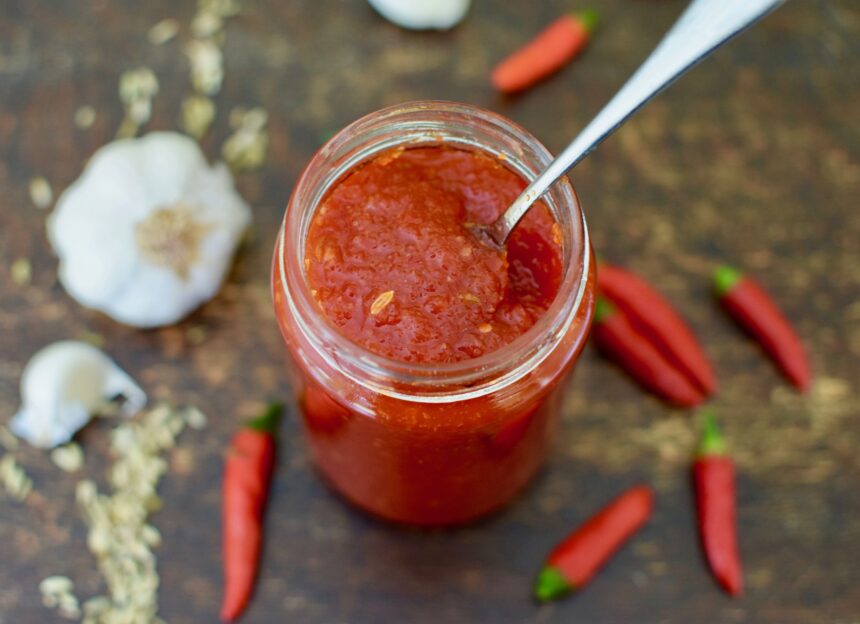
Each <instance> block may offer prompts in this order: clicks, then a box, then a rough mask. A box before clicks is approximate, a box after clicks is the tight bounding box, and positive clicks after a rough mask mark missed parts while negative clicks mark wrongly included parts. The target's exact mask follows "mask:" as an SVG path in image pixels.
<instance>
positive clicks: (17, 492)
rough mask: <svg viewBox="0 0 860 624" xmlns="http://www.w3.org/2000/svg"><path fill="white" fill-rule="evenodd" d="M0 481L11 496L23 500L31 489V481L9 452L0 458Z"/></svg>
mask: <svg viewBox="0 0 860 624" xmlns="http://www.w3.org/2000/svg"><path fill="white" fill-rule="evenodd" d="M0 483H3V487H5V488H6V492H8V493H9V495H10V496H11V497H12V498H15V499H17V500H21V501H22V500H24V499H25V498H27V496H29V495H30V492H32V491H33V481H32V479H30V477H28V476H27V473H26V472H24V469H23V468H21V466H19V465H18V463H17V462H16V461H15V458H14V457H12V455H10V454H9V453H7V454H6V455H4V456H3V458H2V459H0Z"/></svg>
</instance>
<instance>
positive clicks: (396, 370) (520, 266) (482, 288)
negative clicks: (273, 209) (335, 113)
mask: <svg viewBox="0 0 860 624" xmlns="http://www.w3.org/2000/svg"><path fill="white" fill-rule="evenodd" d="M428 137H429V138H428ZM427 141H432V143H431V144H428V143H427ZM497 154H509V155H510V156H507V157H505V158H502V157H498V156H497ZM550 158H551V157H550V155H549V153H548V152H546V150H545V149H544V148H543V147H542V146H541V145H540V144H539V143H538V142H537V141H536V140H535V139H534V137H532V136H531V135H529V134H528V133H527V132H526V131H525V130H523V129H522V128H519V127H518V126H516V125H515V124H513V123H511V122H510V121H508V120H506V119H504V118H503V117H500V116H498V115H496V114H494V113H491V112H489V111H485V110H482V109H479V108H476V107H473V106H468V105H465V104H456V103H450V102H416V103H409V104H402V105H398V106H395V107H391V108H389V109H385V110H382V111H378V112H376V113H373V114H371V115H368V116H367V117H365V118H363V119H360V120H358V121H356V122H355V123H353V124H351V125H350V126H348V127H347V128H345V129H344V130H342V131H341V132H340V133H339V134H338V135H336V136H335V137H334V138H333V139H332V140H331V141H330V142H329V143H328V144H327V145H326V146H325V147H324V148H323V149H321V150H320V152H318V153H317V155H315V156H314V158H313V159H312V160H311V162H310V163H309V164H308V166H307V167H306V169H305V171H304V172H303V173H302V175H301V177H300V179H299V181H298V183H297V185H296V188H295V189H294V191H293V195H292V197H291V198H290V202H289V204H288V206H287V211H286V215H285V218H284V224H283V226H282V229H281V231H280V233H279V237H278V243H277V246H276V251H275V257H274V262H273V273H272V278H273V281H272V291H273V298H274V305H275V313H276V316H277V319H278V324H279V326H280V329H281V333H282V334H283V336H284V340H285V343H286V345H287V351H288V353H289V355H290V357H291V360H292V366H290V367H289V368H288V371H290V372H291V373H293V375H292V376H291V380H292V382H293V386H294V389H295V391H296V393H297V396H298V403H299V406H300V408H301V414H302V417H303V419H304V425H305V427H304V429H305V433H306V434H307V438H308V441H309V443H310V447H311V450H312V452H313V456H314V460H315V462H316V464H317V466H318V467H319V469H320V472H321V473H322V474H323V475H324V476H325V477H326V479H327V480H328V481H329V482H330V483H331V484H332V486H333V487H334V488H335V489H336V490H338V491H339V492H340V493H341V494H342V495H344V496H345V497H346V498H347V499H349V500H350V501H351V502H353V503H355V504H356V505H358V506H359V507H361V508H363V509H365V510H367V511H369V512H371V513H373V514H375V515H378V516H381V517H383V518H386V519H389V520H394V521H397V522H404V523H409V524H416V525H425V526H426V525H430V526H440V525H452V524H458V523H463V522H466V521H469V520H473V519H475V518H478V517H481V516H484V515H486V514H488V513H490V512H492V511H493V510H495V509H498V508H499V507H501V506H502V505H504V504H505V503H506V502H508V501H509V500H510V499H511V498H513V496H514V495H515V494H516V493H517V492H519V491H520V490H522V488H523V487H524V486H525V485H526V483H528V481H529V480H530V479H531V477H532V476H533V475H534V474H535V473H536V472H537V470H538V468H539V467H540V465H541V463H542V461H543V459H544V457H545V456H546V453H547V449H548V447H549V443H550V441H551V437H552V431H553V427H552V425H553V423H554V422H555V420H556V417H557V415H558V405H559V401H558V399H559V398H560V390H561V389H562V388H563V384H562V382H563V380H564V379H565V378H566V376H567V373H568V372H569V371H570V370H571V368H572V367H573V365H574V363H575V362H576V359H577V357H578V355H579V353H580V351H581V349H582V346H583V344H584V342H585V338H586V335H587V333H588V329H589V326H590V323H591V316H592V311H593V306H594V282H595V280H594V262H593V258H592V256H591V249H590V247H589V244H588V234H587V231H586V228H585V223H584V221H583V219H582V215H581V213H580V209H579V204H578V202H577V200H576V197H575V195H574V192H573V189H572V187H571V186H570V185H569V183H568V182H567V181H561V182H559V183H558V184H556V185H554V187H553V189H552V190H551V191H550V193H549V194H548V196H547V198H546V199H545V202H546V203H544V202H539V203H537V204H535V205H534V206H533V207H532V208H531V210H530V211H529V212H528V213H527V214H526V216H525V217H524V219H523V220H522V221H521V222H520V224H519V225H518V226H517V228H516V229H515V230H514V232H513V233H512V235H511V237H510V238H509V240H508V243H507V245H506V246H505V249H504V250H503V251H499V250H495V249H492V248H490V247H487V246H485V245H484V244H482V243H480V242H479V241H478V240H477V239H476V238H475V237H474V235H473V234H472V233H471V231H470V229H469V225H470V224H472V223H481V224H486V223H490V222H492V221H493V220H495V219H496V217H497V216H498V215H499V214H501V212H502V211H503V210H504V209H505V208H506V207H507V206H508V205H509V204H510V203H511V202H512V201H513V200H514V199H515V198H516V197H517V196H518V195H519V194H520V192H521V191H522V190H523V188H524V187H525V186H526V182H525V179H524V177H523V176H522V175H521V174H520V173H519V172H520V171H537V170H540V169H541V168H543V167H545V166H546V165H547V163H548V162H549V160H550Z"/></svg>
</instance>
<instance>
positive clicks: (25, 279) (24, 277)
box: [9, 258, 33, 286]
mask: <svg viewBox="0 0 860 624" xmlns="http://www.w3.org/2000/svg"><path fill="white" fill-rule="evenodd" d="M9 272H10V273H11V275H12V281H13V282H15V284H16V285H18V286H26V285H27V284H29V283H30V278H32V276H33V267H32V265H31V264H30V261H29V260H27V258H18V259H17V260H15V262H13V263H12V266H11V268H10V271H9Z"/></svg>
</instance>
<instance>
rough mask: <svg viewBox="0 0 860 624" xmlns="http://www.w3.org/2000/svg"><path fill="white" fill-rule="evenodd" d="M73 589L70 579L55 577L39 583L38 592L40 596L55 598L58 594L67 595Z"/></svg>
mask: <svg viewBox="0 0 860 624" xmlns="http://www.w3.org/2000/svg"><path fill="white" fill-rule="evenodd" d="M74 587H75V585H74V583H72V579H70V578H69V577H68V576H59V575H56V576H49V577H47V578H44V579H42V582H41V583H39V592H40V593H41V594H42V595H50V596H56V595H58V594H68V593H69V592H71V591H72V590H73V589H74Z"/></svg>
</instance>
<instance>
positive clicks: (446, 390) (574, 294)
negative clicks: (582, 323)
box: [275, 100, 592, 402]
mask: <svg viewBox="0 0 860 624" xmlns="http://www.w3.org/2000/svg"><path fill="white" fill-rule="evenodd" d="M426 145H450V146H452V147H460V148H462V149H472V150H479V151H483V152H484V153H488V154H490V155H492V156H495V157H498V158H501V159H503V160H504V161H505V163H506V165H508V166H509V167H510V168H511V169H512V170H513V171H515V172H516V173H517V174H519V175H520V176H521V177H523V179H525V180H526V181H527V182H530V181H531V180H533V179H534V178H535V177H536V176H537V174H539V173H540V172H541V171H542V170H543V168H545V167H546V166H547V165H548V164H549V162H550V161H551V160H552V158H553V157H552V155H551V154H550V152H549V151H548V150H547V149H546V148H545V147H544V146H543V145H542V144H541V143H540V142H539V141H538V140H537V139H536V138H535V137H533V136H532V135H531V134H530V133H529V132H528V131H527V130H525V129H524V128H522V127H521V126H519V125H517V124H516V123H514V122H512V121H510V120H508V119H506V118H505V117H502V116H501V115H498V114H496V113H494V112H492V111H489V110H486V109H483V108H480V107H477V106H473V105H468V104H460V103H455V102H447V101H441V100H426V101H417V102H407V103H404V104H397V105H394V106H390V107H387V108H384V109H381V110H379V111H376V112H374V113H371V114H369V115H366V116H364V117H362V118H360V119H358V120H357V121H355V122H353V123H351V124H350V125H348V126H346V127H345V128H344V129H343V130H341V131H340V132H338V133H337V134H336V135H335V136H334V137H332V138H331V139H329V141H328V142H326V144H325V145H323V146H322V147H321V148H320V149H319V150H318V151H317V153H316V154H315V155H314V156H313V157H312V158H311V160H310V162H309V163H308V165H307V166H306V167H305V169H304V171H303V172H302V174H301V176H300V177H299V180H298V182H297V184H296V187H295V188H294V189H293V193H292V195H291V197H290V201H289V204H288V205H287V210H286V213H285V215H284V219H283V222H282V224H281V229H280V232H279V235H278V242H277V245H276V250H275V253H276V254H277V257H276V259H275V262H276V263H277V268H279V269H280V270H279V271H278V273H279V277H280V279H279V282H277V283H275V287H276V288H280V289H281V290H282V294H283V300H284V301H285V305H286V306H287V308H288V310H287V311H288V313H289V315H290V317H291V321H292V322H293V324H294V325H295V327H296V330H297V331H298V332H300V333H301V338H302V340H303V342H306V343H307V344H308V345H309V346H310V347H311V348H312V349H313V351H314V353H315V355H316V356H319V357H322V358H323V359H324V361H326V363H327V364H329V365H331V366H332V367H334V369H335V370H339V371H341V372H342V373H343V374H345V375H347V376H348V377H349V378H350V379H351V380H352V381H353V382H355V383H357V384H359V385H362V386H365V387H367V388H369V389H371V390H372V391H374V392H377V393H380V394H386V395H389V396H393V397H398V398H404V399H407V400H411V401H415V400H419V401H425V402H450V401H454V400H465V399H468V398H471V397H473V396H480V395H485V394H486V393H487V392H488V391H492V389H493V388H497V387H500V386H504V385H508V384H510V383H512V382H513V381H515V380H516V379H519V378H520V377H523V376H524V375H526V374H528V373H529V372H530V371H531V370H533V369H534V368H535V367H536V366H537V365H538V364H540V362H541V361H543V359H544V358H545V357H546V356H548V355H549V353H550V352H551V351H552V350H553V347H554V346H556V345H557V344H558V343H559V341H560V340H561V339H562V338H563V336H564V335H565V333H566V332H567V330H568V329H569V328H570V326H571V324H572V323H573V321H574V319H575V318H576V315H577V312H578V310H579V308H580V306H581V305H582V303H583V299H584V295H585V292H586V283H587V281H588V275H589V270H590V267H589V264H590V262H591V261H592V260H591V253H590V244H589V238H588V229H587V227H586V223H585V217H584V215H583V214H582V210H581V209H580V205H579V200H578V198H577V196H576V193H575V191H574V189H573V186H572V185H571V184H570V182H569V181H568V180H567V178H563V179H562V180H559V181H558V182H557V183H556V184H555V185H554V186H553V187H552V188H551V189H550V190H549V191H548V192H547V193H546V194H545V195H544V196H543V197H542V199H543V201H544V203H545V204H546V205H547V207H548V208H549V209H550V211H551V212H552V214H553V216H554V218H555V219H556V221H557V222H558V223H559V225H560V226H561V230H562V239H563V242H562V248H563V251H564V262H563V264H564V272H563V278H562V281H561V284H560V286H559V289H558V292H557V294H556V297H555V299H554V300H553V302H552V304H551V305H550V306H549V308H548V309H547V310H546V312H545V313H544V314H543V315H542V316H541V317H540V318H539V319H538V320H537V321H536V322H535V324H534V325H533V326H532V327H531V328H529V329H528V330H527V331H526V332H525V333H523V334H522V335H521V336H518V337H517V338H516V339H514V340H513V341H511V342H510V343H508V344H506V345H504V346H502V347H500V348H498V349H496V350H494V351H491V352H489V353H485V354H483V355H481V356H479V357H476V358H473V359H467V360H461V361H457V362H445V363H435V362H434V363H415V362H404V361H401V360H395V359H392V358H388V357H385V356H382V355H379V354H377V353H374V352H372V351H370V350H368V349H366V348H364V347H362V346H360V345H359V344H357V343H355V342H352V341H351V340H349V339H348V338H346V337H345V336H344V335H343V334H341V333H340V332H339V331H338V329H337V328H336V327H335V326H334V325H333V324H331V323H330V322H329V321H328V319H327V318H325V316H324V314H323V313H322V311H321V310H320V309H319V307H318V305H317V304H316V302H315V300H314V299H313V297H312V295H311V292H310V287H309V285H308V283H307V278H306V275H305V271H304V257H305V243H306V239H307V232H308V228H309V225H310V221H311V218H312V217H313V215H314V213H315V212H316V209H317V207H318V206H319V204H320V203H321V201H322V200H323V199H324V198H325V197H326V196H327V194H328V192H329V191H330V190H331V189H332V188H333V187H334V185H336V184H337V183H338V182H339V181H340V180H341V179H342V178H343V177H344V176H345V175H346V174H347V173H348V172H349V171H351V170H352V169H353V168H354V167H356V166H357V165H360V164H362V163H364V162H366V161H368V160H369V159H371V158H373V157H374V156H375V155H377V154H378V153H380V152H382V151H385V150H388V149H391V148H394V147H406V148H410V147H418V146H426ZM288 236H289V237H290V239H291V243H292V242H293V241H294V242H295V244H289V245H288V244H287V237H288Z"/></svg>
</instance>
